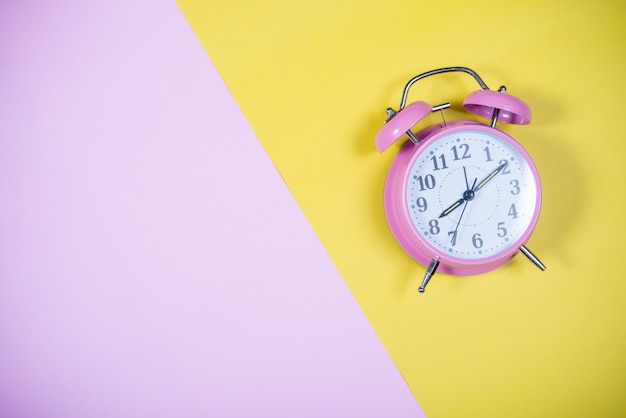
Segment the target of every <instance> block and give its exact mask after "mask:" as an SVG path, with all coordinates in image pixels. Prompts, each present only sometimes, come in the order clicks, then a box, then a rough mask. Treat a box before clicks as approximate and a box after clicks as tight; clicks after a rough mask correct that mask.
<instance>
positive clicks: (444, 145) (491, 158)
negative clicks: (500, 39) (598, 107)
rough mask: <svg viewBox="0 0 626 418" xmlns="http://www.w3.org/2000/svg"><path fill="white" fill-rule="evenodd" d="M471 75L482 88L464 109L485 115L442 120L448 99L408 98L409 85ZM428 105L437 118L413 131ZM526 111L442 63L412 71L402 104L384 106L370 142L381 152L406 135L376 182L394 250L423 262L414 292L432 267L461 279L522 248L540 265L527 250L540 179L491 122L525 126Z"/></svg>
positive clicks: (488, 268) (494, 265) (498, 263)
mask: <svg viewBox="0 0 626 418" xmlns="http://www.w3.org/2000/svg"><path fill="white" fill-rule="evenodd" d="M450 72H458V73H465V74H469V75H470V76H472V77H473V78H474V79H475V80H476V82H477V83H478V84H479V85H480V87H481V89H480V90H478V91H475V92H473V93H470V94H469V95H468V96H467V97H466V99H465V101H464V102H463V108H464V109H465V110H467V111H469V112H471V113H473V114H475V115H478V116H480V117H483V118H486V119H487V120H488V121H489V123H481V122H477V121H472V120H454V121H449V122H448V121H446V118H445V114H444V111H445V109H447V108H449V107H450V104H449V103H444V104H441V105H437V106H431V105H429V104H428V103H426V102H424V101H417V102H414V103H411V104H409V105H406V102H407V97H408V93H409V90H410V89H411V87H412V86H413V85H414V84H415V83H416V82H417V81H419V80H422V79H424V78H426V77H431V76H435V75H438V74H442V73H450ZM431 112H441V115H442V117H443V122H442V123H441V124H438V125H435V126H431V127H428V128H426V129H423V130H421V131H420V132H415V133H414V132H413V131H412V130H411V129H412V128H413V127H414V125H416V124H417V122H419V121H420V120H422V119H423V118H424V117H425V116H426V115H428V114H429V113H431ZM530 120H531V111H530V108H529V107H528V106H527V105H526V103H524V102H523V101H522V100H520V99H518V98H515V97H514V96H511V95H509V94H508V93H507V91H506V88H505V87H504V86H502V87H500V88H499V89H498V90H490V89H489V88H488V87H487V85H486V84H485V83H484V81H483V80H482V79H481V78H480V77H479V75H478V74H477V73H476V72H475V71H473V70H471V69H469V68H466V67H449V68H441V69H436V70H432V71H428V72H425V73H423V74H420V75H417V76H415V77H413V78H412V79H411V80H410V81H409V82H408V83H407V85H406V87H405V88H404V92H403V94H402V99H401V102H400V107H399V109H398V110H397V111H396V110H394V109H391V108H389V109H387V120H386V121H385V123H384V126H383V128H382V129H381V130H380V131H379V132H378V134H377V135H376V139H375V144H376V148H377V150H378V151H379V152H383V151H385V150H386V149H387V148H389V147H390V146H391V145H392V144H393V143H395V142H396V141H398V140H401V139H405V140H406V144H405V145H404V146H403V147H402V148H401V150H400V152H399V153H398V155H397V157H396V158H395V160H394V161H393V163H392V165H391V168H390V170H389V174H388V175H387V180H386V182H385V188H384V208H385V215H386V217H387V221H388V224H389V228H390V229H391V232H392V233H393V235H394V237H395V238H396V240H397V242H398V243H399V244H400V246H401V247H402V249H404V251H405V252H406V253H408V254H409V255H410V256H411V257H412V258H413V259H414V260H416V261H417V262H418V263H420V264H422V265H423V266H424V267H426V272H425V275H424V279H423V280H422V283H421V286H420V287H419V289H418V290H419V292H424V289H425V288H426V285H427V284H428V282H429V280H430V279H431V277H432V276H433V275H434V274H435V272H436V271H439V272H441V273H445V274H451V275H458V276H467V275H475V274H480V273H485V272H488V271H491V270H493V269H496V268H498V267H500V266H502V265H504V264H506V263H507V262H509V261H510V260H511V259H512V258H513V257H515V256H516V255H517V254H518V253H520V252H521V253H522V254H524V255H525V256H526V257H528V259H529V260H531V261H532V262H533V263H534V264H535V265H536V266H537V267H538V268H540V269H541V270H545V268H546V267H545V265H544V264H543V263H542V262H541V261H540V260H539V259H538V258H537V257H536V256H535V255H534V254H533V253H532V252H531V251H530V250H529V249H528V248H527V247H526V243H527V242H528V240H529V239H530V236H531V234H532V232H533V230H534V229H535V226H536V224H537V220H538V218H539V212H540V210H541V196H542V195H541V183H540V181H539V174H538V172H537V168H536V166H535V164H534V163H533V161H532V159H531V157H530V155H529V154H528V153H527V152H526V150H525V149H524V148H523V147H522V146H521V145H520V144H519V143H518V142H517V141H515V140H514V139H513V138H512V137H511V136H510V135H508V134H507V133H505V132H503V131H502V130H500V129H498V128H497V127H496V125H497V124H498V122H500V123H504V124H520V125H524V124H528V123H530Z"/></svg>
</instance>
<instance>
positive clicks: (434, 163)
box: [431, 154, 448, 171]
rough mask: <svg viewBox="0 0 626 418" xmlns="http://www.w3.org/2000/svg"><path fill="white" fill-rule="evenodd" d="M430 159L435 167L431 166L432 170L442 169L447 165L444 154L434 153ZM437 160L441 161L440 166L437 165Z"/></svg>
mask: <svg viewBox="0 0 626 418" xmlns="http://www.w3.org/2000/svg"><path fill="white" fill-rule="evenodd" d="M431 160H432V162H433V165H434V166H435V168H433V171H437V170H444V169H446V168H448V165H447V164H446V156H445V155H443V154H441V155H440V156H439V157H437V156H436V155H434V156H433V158H431ZM439 161H440V162H441V167H439Z"/></svg>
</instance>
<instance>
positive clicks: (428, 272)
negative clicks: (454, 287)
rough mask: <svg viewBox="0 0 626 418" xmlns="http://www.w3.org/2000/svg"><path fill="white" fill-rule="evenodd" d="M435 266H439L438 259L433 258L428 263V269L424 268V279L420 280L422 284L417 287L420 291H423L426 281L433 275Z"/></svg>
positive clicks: (435, 269)
mask: <svg viewBox="0 0 626 418" xmlns="http://www.w3.org/2000/svg"><path fill="white" fill-rule="evenodd" d="M437 267H439V259H437V258H433V261H431V262H430V265H429V266H428V269H427V270H426V274H425V275H424V280H422V285H421V286H420V287H419V289H417V290H418V291H419V292H420V293H424V290H425V288H426V285H427V284H428V281H429V280H430V278H431V277H433V275H434V274H435V272H436V271H437Z"/></svg>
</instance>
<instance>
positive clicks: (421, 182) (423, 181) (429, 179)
mask: <svg viewBox="0 0 626 418" xmlns="http://www.w3.org/2000/svg"><path fill="white" fill-rule="evenodd" d="M417 185H418V186H419V188H420V191H422V192H423V191H424V190H426V189H434V188H435V177H434V176H433V175H432V174H427V175H426V176H424V178H422V176H419V177H418V178H417Z"/></svg>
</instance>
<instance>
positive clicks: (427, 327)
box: [178, 0, 626, 418]
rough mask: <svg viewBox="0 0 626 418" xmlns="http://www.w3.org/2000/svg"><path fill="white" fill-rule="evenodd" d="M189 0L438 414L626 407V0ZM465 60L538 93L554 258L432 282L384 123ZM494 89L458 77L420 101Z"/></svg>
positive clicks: (395, 351)
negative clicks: (397, 222) (395, 232)
mask: <svg viewBox="0 0 626 418" xmlns="http://www.w3.org/2000/svg"><path fill="white" fill-rule="evenodd" d="M178 4H179V6H180V8H181V9H182V11H183V13H184V14H185V16H186V18H187V19H188V21H189V22H190V24H191V26H192V28H193V29H194V31H195V33H196V34H197V35H198V37H199V39H200V41H201V42H202V44H203V45H204V47H205V49H206V50H207V52H208V54H209V56H210V58H211V59H212V61H213V62H214V64H215V65H216V67H217V69H218V70H219V72H220V74H221V75H222V77H223V79H224V80H225V82H226V84H227V86H228V87H229V89H230V91H231V92H232V94H233V95H234V97H235V99H236V100H237V102H238V104H239V105H240V107H241V109H242V111H243V112H244V114H245V116H246V117H247V119H248V120H249V122H250V123H251V125H252V127H253V129H254V130H255V132H256V134H257V135H258V137H259V139H260V141H261V142H262V144H263V146H264V147H265V149H266V150H267V152H268V153H269V155H270V157H271V158H272V160H273V161H274V163H275V165H276V167H277V168H278V170H279V171H280V173H281V175H282V176H283V178H284V180H285V181H286V183H287V185H288V186H289V188H290V190H291V191H292V193H293V194H294V196H295V198H296V200H297V201H298V203H299V204H300V206H301V208H302V210H303V211H304V213H305V215H306V216H307V218H308V220H309V221H310V222H311V224H312V226H313V228H314V229H315V231H316V232H317V234H318V236H319V237H320V239H321V241H322V243H323V244H324V246H325V248H326V249H327V250H328V252H329V254H330V256H331V257H332V259H333V260H334V262H335V264H336V266H337V268H338V269H339V271H340V272H341V274H342V276H343V277H344V279H345V280H346V282H347V284H348V285H349V287H350V289H351V290H352V292H353V294H354V295H355V298H356V299H357V301H358V302H359V304H360V306H361V307H362V309H363V311H364V312H365V314H366V316H367V317H368V319H369V321H370V322H371V324H372V325H373V327H374V329H375V330H376V332H377V333H378V335H379V336H380V338H381V340H382V342H383V344H384V345H385V347H386V348H387V350H388V352H389V353H390V355H391V357H392V358H393V360H394V361H395V363H396V365H397V366H398V368H399V370H400V371H401V372H402V374H403V376H404V377H405V379H406V381H407V383H408V385H409V386H410V388H411V390H412V391H413V393H414V394H415V396H416V398H417V400H418V401H419V403H420V405H421V406H422V408H423V409H424V411H425V413H426V414H427V415H428V416H429V417H430V418H438V417H575V416H576V417H589V416H598V417H616V416H626V327H625V325H624V324H625V322H626V303H625V300H626V273H625V269H626V245H625V244H626V239H625V234H626V223H625V222H624V220H625V219H626V214H625V208H626V206H624V204H625V203H626V197H625V196H624V194H625V193H626V187H625V186H626V176H625V169H624V166H625V163H626V143H625V141H626V138H625V135H624V131H625V130H624V120H625V119H626V100H625V95H626V83H625V74H626V53H625V51H626V11H625V4H626V3H624V2H623V1H617V0H616V1H606V0H604V1H601V0H598V1H594V2H569V1H560V2H557V1H550V0H541V1H536V0H535V1H530V2H493V1H459V0H449V1H430V2H418V1H406V0H405V1H399V0H387V1H371V0H361V1H357V0H319V1H311V0H309V1H305V0H289V1H275V0H264V1H251V0H246V1H231V0H212V1H199V0H178ZM457 65H458V66H467V67H470V68H472V69H474V70H476V71H477V72H478V73H479V74H480V75H481V76H482V77H483V78H484V80H485V82H486V83H487V84H488V85H489V86H490V87H491V88H492V89H497V88H498V87H499V86H500V85H501V84H505V85H506V86H507V88H508V91H509V93H510V94H512V95H515V96H517V97H519V98H521V99H523V100H524V101H526V102H527V103H528V104H529V106H530V107H531V109H532V110H533V122H532V123H531V124H530V125H527V126H513V127H510V126H506V125H499V127H500V128H501V129H503V130H505V131H506V132H508V133H509V134H511V135H512V136H513V137H515V138H516V139H518V141H519V142H520V143H522V145H523V146H524V147H525V148H526V149H527V150H528V151H529V153H530V154H531V156H533V158H534V160H535V163H536V164H537V167H538V169H539V172H540V175H541V177H542V183H543V191H544V205H543V211H542V215H541V217H540V219H539V224H538V227H537V229H536V231H535V234H534V235H533V238H532V239H531V241H530V242H529V244H528V246H529V248H530V249H531V250H532V251H533V252H535V253H536V254H537V255H538V256H539V258H540V259H541V260H542V261H543V262H544V263H545V264H546V265H547V266H548V270H547V271H546V272H543V273H542V272H540V271H539V270H538V269H537V268H536V267H534V266H533V265H532V264H531V263H530V262H528V261H527V260H526V259H525V258H524V257H523V256H520V257H516V259H515V260H513V261H512V262H511V263H510V264H508V265H507V266H504V267H503V268H501V269H499V270H496V271H494V272H490V273H488V274H485V275H482V276H474V277H465V278H458V277H452V276H446V275H442V274H438V275H436V276H435V277H434V278H433V280H432V281H431V283H430V284H429V287H428V289H427V291H426V293H425V294H423V295H422V294H418V293H417V291H416V289H417V287H418V286H419V283H420V281H421V279H422V277H423V272H424V268H423V267H421V266H420V265H418V264H416V263H415V262H414V261H413V260H411V259H410V258H409V257H408V256H407V255H406V254H405V253H404V252H403V251H402V250H401V249H400V247H399V246H398V245H397V244H396V242H395V240H394V238H393V236H392V235H391V233H390V231H389V230H388V228H387V224H386V220H385V217H384V213H383V209H382V189H383V184H384V180H385V176H386V173H387V170H388V168H389V166H390V164H391V162H392V160H393V158H394V156H395V154H396V153H397V151H398V149H399V145H397V146H394V147H392V148H391V149H389V150H388V151H386V152H385V153H383V154H378V153H377V152H376V151H375V148H374V137H375V135H376V133H377V131H378V129H380V127H381V126H382V125H381V123H382V121H383V120H384V119H385V112H384V111H385V109H386V108H387V107H389V106H392V107H394V108H397V106H398V103H399V100H400V96H401V93H402V89H403V88H404V85H405V84H406V82H407V81H408V80H409V79H410V78H411V77H412V76H414V75H416V74H418V73H421V72H424V71H427V70H431V69H434V68H439V67H445V66H457ZM477 89H478V85H477V84H476V83H475V82H474V80H473V79H472V78H471V77H469V76H467V75H464V74H456V75H444V76H438V77H435V78H430V79H427V80H424V81H423V82H420V83H418V84H416V86H415V87H414V88H413V89H412V90H411V91H412V95H411V99H410V100H409V101H411V100H417V99H421V100H426V101H428V102H429V103H431V104H432V105H435V104H439V103H443V102H447V101H450V102H452V104H453V106H456V107H457V108H459V105H460V103H461V102H462V100H463V98H464V97H465V95H466V94H468V93H469V92H471V91H473V90H477ZM463 116H464V115H463V114H462V113H461V112H460V111H456V112H450V113H449V114H448V119H454V118H460V117H463ZM465 117H467V116H465ZM435 122H438V117H437V116H436V115H433V116H432V117H430V118H429V119H428V120H427V121H426V122H424V123H423V125H422V127H425V126H428V124H429V123H435ZM236 134H237V133H236V132H233V135H236ZM208 140H210V138H209V139H208ZM295 279H297V278H294V280H295Z"/></svg>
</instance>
